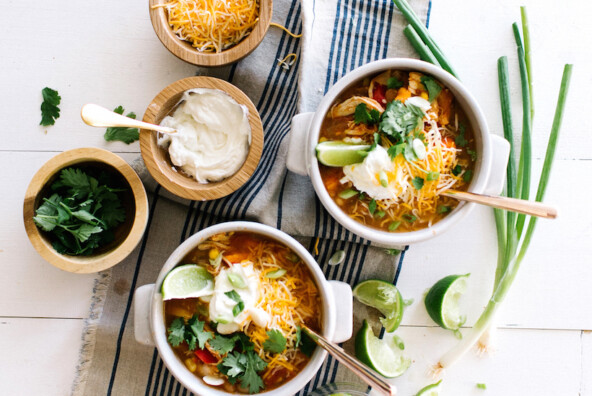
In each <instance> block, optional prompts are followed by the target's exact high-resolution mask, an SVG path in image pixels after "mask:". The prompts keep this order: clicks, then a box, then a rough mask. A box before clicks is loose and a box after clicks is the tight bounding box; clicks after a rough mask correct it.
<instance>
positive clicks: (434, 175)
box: [426, 172, 440, 181]
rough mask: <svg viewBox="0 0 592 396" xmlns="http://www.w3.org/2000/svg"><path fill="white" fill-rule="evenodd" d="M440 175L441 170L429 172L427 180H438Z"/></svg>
mask: <svg viewBox="0 0 592 396" xmlns="http://www.w3.org/2000/svg"><path fill="white" fill-rule="evenodd" d="M439 177H440V172H428V175H427V176H426V180H427V181H434V180H438V178H439Z"/></svg>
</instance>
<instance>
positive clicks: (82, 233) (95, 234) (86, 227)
mask: <svg viewBox="0 0 592 396" xmlns="http://www.w3.org/2000/svg"><path fill="white" fill-rule="evenodd" d="M109 185H113V182H112V181H111V178H110V176H109V175H108V174H106V173H104V172H103V173H100V174H99V175H98V176H97V178H95V177H93V176H90V175H89V174H87V173H85V172H83V171H82V170H81V169H79V168H66V169H64V170H62V171H61V172H60V175H59V179H58V180H57V181H55V182H54V183H52V184H51V186H50V188H51V190H52V191H53V194H52V195H51V196H50V197H49V198H47V197H46V198H43V203H42V204H41V205H40V206H39V208H37V210H36V211H35V217H33V220H34V221H35V224H36V225H37V227H39V228H40V229H42V230H43V231H46V232H48V233H50V235H51V237H52V239H53V243H52V245H53V248H54V249H55V250H56V251H57V252H58V253H61V254H68V255H89V254H92V253H93V252H94V250H95V249H96V248H98V247H100V246H104V245H106V244H108V243H110V242H111V241H113V239H114V234H113V230H114V229H115V228H116V227H117V226H118V225H119V224H121V223H123V221H124V220H125V210H124V208H123V207H122V206H121V200H120V197H119V196H118V195H117V193H118V192H121V191H123V190H121V189H116V188H112V187H109Z"/></svg>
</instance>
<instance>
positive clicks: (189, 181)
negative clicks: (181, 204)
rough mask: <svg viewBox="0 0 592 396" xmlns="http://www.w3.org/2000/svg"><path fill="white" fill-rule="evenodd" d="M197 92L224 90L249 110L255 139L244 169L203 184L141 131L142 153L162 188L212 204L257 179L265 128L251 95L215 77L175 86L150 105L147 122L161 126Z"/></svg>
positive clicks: (154, 138) (188, 80) (186, 80)
mask: <svg viewBox="0 0 592 396" xmlns="http://www.w3.org/2000/svg"><path fill="white" fill-rule="evenodd" d="M195 88H206V89H214V90H220V91H222V92H224V93H226V94H228V95H229V96H230V98H232V99H234V101H236V103H238V104H239V105H241V106H243V107H244V108H246V110H247V118H248V123H249V126H250V129H251V137H250V144H249V147H248V152H247V154H246V158H245V160H244V162H243V163H242V165H241V166H240V168H239V169H238V170H237V171H236V172H235V173H233V174H232V175H229V176H228V177H226V178H224V179H223V180H220V181H213V182H212V181H210V182H208V183H200V182H199V181H198V180H197V179H195V178H194V177H191V176H189V175H188V174H187V173H185V172H183V171H182V170H181V169H180V168H179V167H178V166H176V165H175V164H173V162H172V161H171V156H170V154H169V151H168V150H167V149H165V148H163V147H161V146H159V144H158V134H157V133H156V132H150V131H147V130H141V131H140V149H141V152H142V158H143V160H144V163H145V164H146V168H147V169H148V171H149V172H150V174H151V175H152V177H154V179H155V180H156V181H157V182H158V183H159V184H160V185H161V186H163V187H164V188H165V189H167V190H168V191H169V192H171V193H173V194H175V195H177V196H179V197H182V198H186V199H191V200H196V201H208V200H213V199H218V198H222V197H224V196H226V195H229V194H231V193H232V192H234V191H236V190H237V189H239V188H240V187H241V186H242V185H243V184H245V183H246V182H247V180H249V178H250V177H251V176H252V175H253V173H254V172H255V169H256V168H257V165H258V164H259V160H260V158H261V153H262V151H263V125H262V123H261V118H260V117H259V113H258V111H257V109H256V108H255V105H254V104H253V102H251V100H250V99H249V97H248V96H247V95H245V94H244V93H243V92H242V91H241V90H240V89H238V88H237V87H235V86H234V85H232V84H230V83H228V82H226V81H223V80H220V79H217V78H213V77H188V78H184V79H182V80H179V81H176V82H174V83H172V84H171V85H169V86H168V87H166V88H165V89H163V90H162V91H161V92H160V93H159V94H158V95H156V97H155V98H154V99H153V100H152V102H151V103H150V105H148V108H147V109H146V112H145V113H144V118H143V121H145V122H149V123H151V124H161V122H162V120H163V119H164V118H165V117H166V116H168V115H172V113H174V112H175V111H176V110H178V109H177V104H178V103H179V101H180V100H181V99H182V98H183V94H184V93H185V92H186V91H188V90H192V89H195Z"/></svg>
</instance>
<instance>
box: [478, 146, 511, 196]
mask: <svg viewBox="0 0 592 396" xmlns="http://www.w3.org/2000/svg"><path fill="white" fill-rule="evenodd" d="M489 137H490V139H491V147H492V152H493V155H492V158H493V161H492V163H491V172H490V173H489V179H488V180H487V186H486V187H485V191H484V193H485V194H490V195H499V194H501V192H502V191H503V189H504V183H505V181H506V167H507V166H508V157H509V155H510V143H508V141H507V140H506V139H504V138H503V137H501V136H497V135H489Z"/></svg>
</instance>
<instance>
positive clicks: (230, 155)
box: [158, 88, 251, 183]
mask: <svg viewBox="0 0 592 396" xmlns="http://www.w3.org/2000/svg"><path fill="white" fill-rule="evenodd" d="M181 101H182V102H183V103H181V104H180V105H179V107H178V108H177V109H176V110H175V112H174V113H173V115H172V116H167V117H165V118H164V119H163V120H162V122H161V125H162V126H167V127H170V128H174V129H176V130H177V133H175V134H161V135H160V136H159V137H158V145H159V146H160V147H163V148H165V149H168V152H169V155H170V158H171V162H172V163H173V164H174V165H175V166H178V167H179V168H181V169H182V170H183V172H184V173H186V174H188V175H189V176H191V177H193V178H194V179H196V180H197V181H198V182H200V183H208V182H214V181H220V180H222V179H225V178H227V177H229V176H232V175H233V174H234V173H236V171H238V170H239V169H240V167H241V166H242V164H243V163H244V162H245V159H246V158H247V154H248V152H249V146H250V144H251V126H250V125H249V119H248V115H249V110H248V109H247V107H246V106H243V105H240V104H238V103H237V102H236V101H235V100H234V99H233V98H232V97H230V95H228V94H227V93H225V92H223V91H220V90H217V89H209V88H196V89H190V90H188V91H185V92H184V93H183V98H182V99H181Z"/></svg>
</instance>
